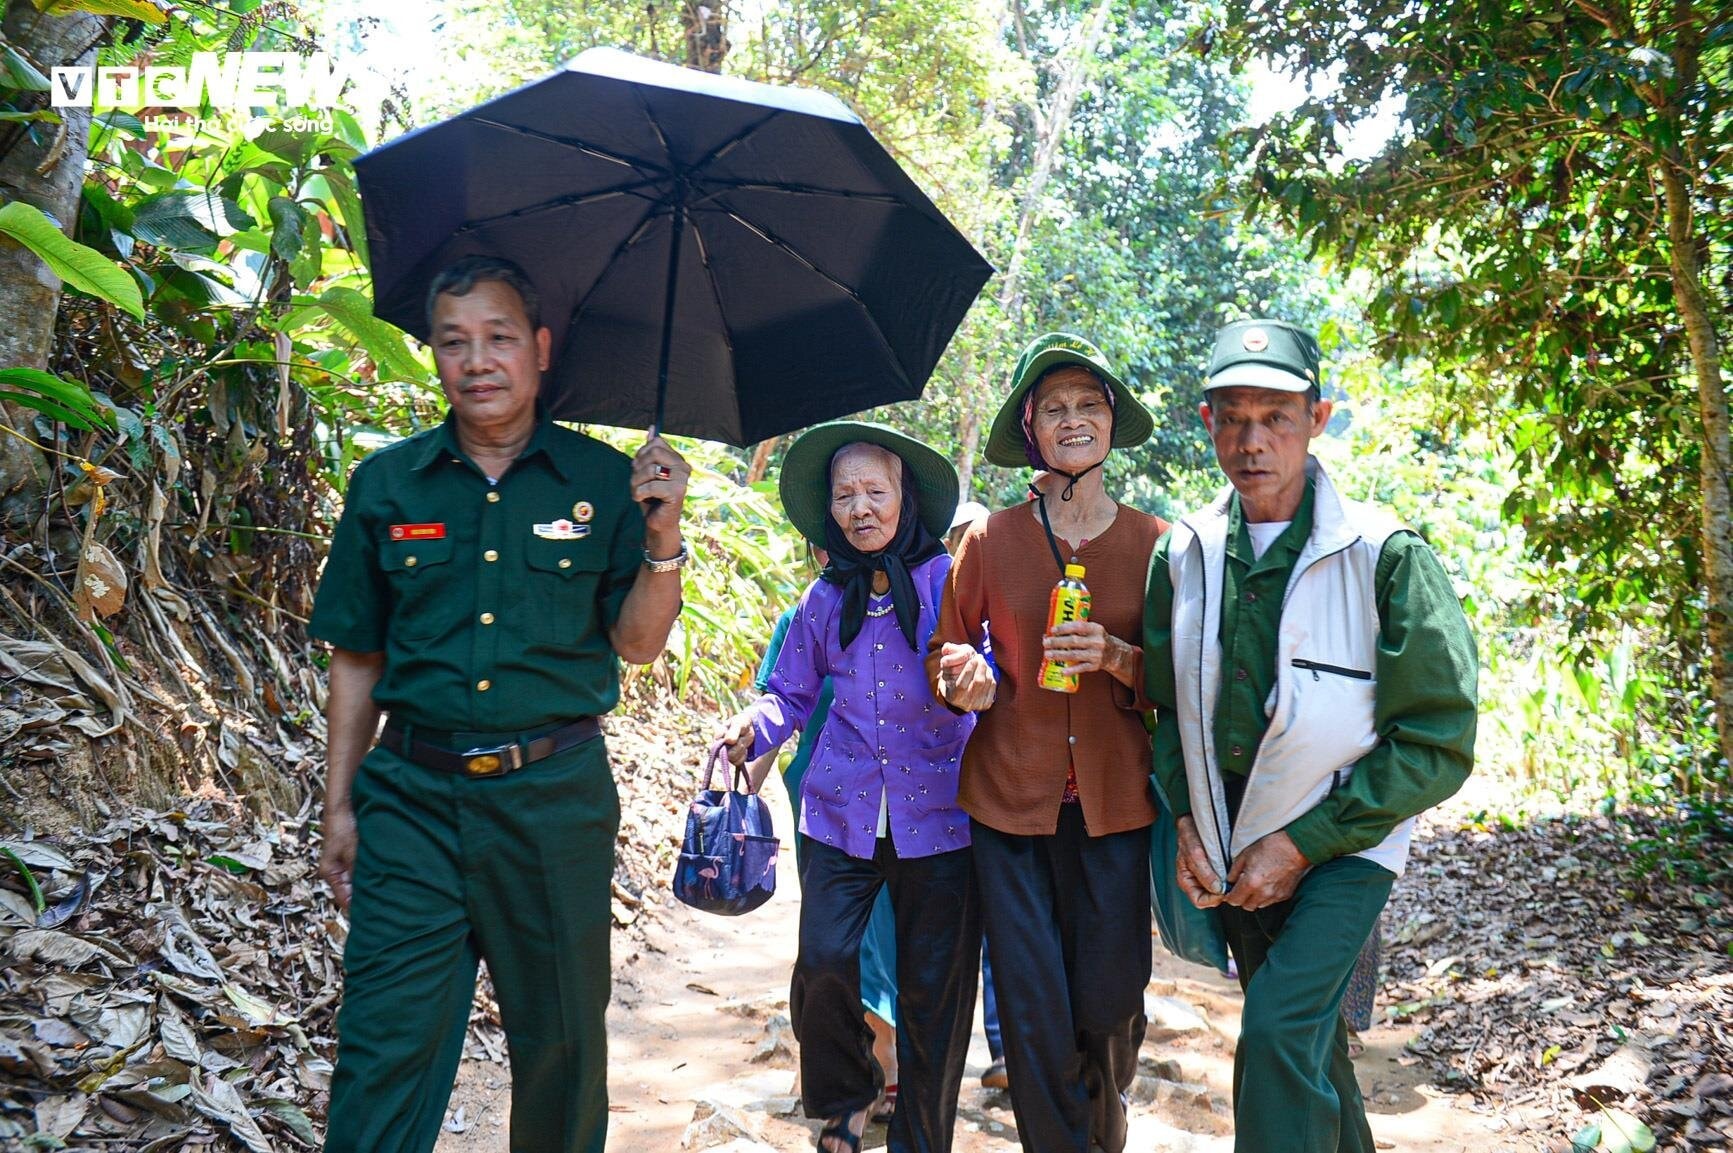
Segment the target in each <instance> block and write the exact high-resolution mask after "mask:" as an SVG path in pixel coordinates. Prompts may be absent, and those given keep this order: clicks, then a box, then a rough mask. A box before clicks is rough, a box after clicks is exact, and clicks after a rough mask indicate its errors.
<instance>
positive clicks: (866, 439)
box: [776, 420, 958, 547]
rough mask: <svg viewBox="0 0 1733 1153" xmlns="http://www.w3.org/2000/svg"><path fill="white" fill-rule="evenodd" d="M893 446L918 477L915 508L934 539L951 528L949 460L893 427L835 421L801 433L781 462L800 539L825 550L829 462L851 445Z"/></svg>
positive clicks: (953, 503)
mask: <svg viewBox="0 0 1733 1153" xmlns="http://www.w3.org/2000/svg"><path fill="white" fill-rule="evenodd" d="M861 443H865V444H876V445H878V446H880V447H881V448H888V449H890V450H891V451H892V452H893V453H895V454H896V455H897V457H898V459H900V460H902V461H903V463H904V464H907V465H908V466H909V472H910V474H911V475H913V476H914V478H915V510H916V512H917V513H918V515H919V516H920V518H921V523H922V524H924V525H926V526H927V531H928V532H930V533H932V534H933V535H934V536H935V537H942V536H944V535H945V533H946V532H947V531H949V529H950V527H951V514H952V513H953V512H955V511H956V508H957V488H958V485H957V470H956V468H955V467H953V466H952V464H951V462H950V461H948V460H946V459H945V458H944V456H942V455H941V454H940V453H938V452H937V451H935V450H934V449H931V448H928V447H927V446H926V445H924V444H922V443H921V442H920V441H918V440H916V439H915V438H914V437H912V436H905V435H904V434H903V433H900V432H898V431H897V430H896V429H894V428H891V427H890V426H888V425H883V424H874V423H872V422H871V421H865V420H834V421H831V422H830V423H829V424H819V425H814V426H813V427H812V428H809V429H807V430H806V431H805V432H803V433H801V434H800V439H799V440H797V441H795V442H794V443H793V444H792V445H790V446H789V449H788V455H786V456H784V457H783V458H782V472H781V474H780V475H779V476H778V477H777V482H776V486H777V489H778V491H780V492H781V494H782V510H783V511H784V512H786V513H787V514H788V519H789V521H790V522H791V523H792V524H793V525H794V527H795V529H796V530H797V531H798V532H799V533H800V535H801V536H803V537H805V538H806V539H807V540H809V541H812V542H814V543H815V544H817V545H819V546H820V547H823V546H824V541H825V535H824V522H825V521H826V520H828V519H829V517H830V460H831V457H833V456H835V455H836V452H837V449H839V448H842V447H843V446H844V445H847V444H861Z"/></svg>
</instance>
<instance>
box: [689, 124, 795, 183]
mask: <svg viewBox="0 0 1733 1153" xmlns="http://www.w3.org/2000/svg"><path fill="white" fill-rule="evenodd" d="M779 115H781V111H780V110H777V111H773V112H770V113H768V114H766V115H765V116H763V117H762V118H760V119H758V120H755V121H753V122H752V123H751V124H748V125H747V126H746V127H745V128H743V129H741V130H740V131H739V132H737V133H735V134H734V135H733V136H731V137H729V138H728V139H727V140H724V141H723V142H722V143H721V144H718V145H717V146H716V147H715V148H712V149H711V150H710V151H709V153H707V154H706V155H705V156H704V157H703V158H702V159H700V160H699V161H698V162H697V163H696V164H693V165H691V166H690V167H689V169H688V171H691V172H702V171H704V169H706V168H708V167H709V166H710V165H712V164H714V163H716V162H717V161H718V160H721V159H722V158H723V157H724V156H726V155H728V154H729V153H730V152H732V151H734V149H735V148H736V147H737V146H739V145H741V144H744V143H746V141H747V139H748V138H749V137H751V136H752V134H753V133H755V132H757V131H758V130H759V129H760V128H763V127H764V126H765V125H766V124H769V123H770V122H771V121H772V120H775V119H776V118H777V117H778V116H779Z"/></svg>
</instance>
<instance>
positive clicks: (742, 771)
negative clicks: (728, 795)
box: [699, 741, 758, 797]
mask: <svg viewBox="0 0 1733 1153" xmlns="http://www.w3.org/2000/svg"><path fill="white" fill-rule="evenodd" d="M726 749H727V746H726V745H724V744H722V742H720V741H718V742H717V743H716V744H714V745H712V746H711V747H710V756H709V758H708V759H706V760H705V762H704V775H703V777H702V778H700V782H699V787H700V788H704V789H713V788H715V787H716V764H717V762H718V761H720V762H721V763H722V764H724V765H727V766H728V767H729V768H731V769H733V770H734V774H733V779H732V780H730V779H729V776H728V773H727V771H726V770H724V772H723V777H722V779H723V781H724V783H726V784H727V785H728V788H729V791H730V792H735V793H745V794H746V795H747V796H749V797H750V796H753V795H755V794H756V793H757V792H758V790H757V789H754V788H753V787H752V779H751V778H750V777H749V776H747V774H746V766H745V765H736V764H734V763H733V762H732V761H730V760H729V759H728V753H727V751H726Z"/></svg>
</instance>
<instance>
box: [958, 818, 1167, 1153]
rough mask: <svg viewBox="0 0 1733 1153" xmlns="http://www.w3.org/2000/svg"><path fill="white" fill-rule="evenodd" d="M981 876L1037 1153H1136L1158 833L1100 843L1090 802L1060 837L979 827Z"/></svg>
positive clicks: (1029, 1144)
mask: <svg viewBox="0 0 1733 1153" xmlns="http://www.w3.org/2000/svg"><path fill="white" fill-rule="evenodd" d="M974 849H975V872H976V877H977V879H978V881H979V883H980V886H981V908H982V914H983V916H984V918H985V921H986V927H987V947H988V949H989V950H991V952H992V954H993V983H994V985H995V986H996V987H997V992H998V1000H999V1023H1000V1027H1001V1028H1002V1029H1003V1031H1004V1038H1005V1072H1006V1073H1007V1074H1008V1075H1009V1077H1010V1079H1011V1108H1012V1111H1013V1112H1014V1113H1015V1114H1016V1116H1017V1133H1018V1136H1019V1137H1021V1138H1022V1141H1023V1148H1024V1149H1025V1150H1026V1151H1027V1153H1088V1150H1089V1149H1090V1148H1091V1147H1092V1145H1099V1146H1100V1147H1101V1148H1102V1149H1105V1150H1107V1151H1108V1153H1119V1151H1120V1150H1123V1149H1124V1148H1125V1140H1126V1121H1125V1100H1126V1099H1125V1094H1126V1093H1127V1092H1128V1091H1129V1090H1130V1088H1131V1082H1132V1079H1133V1078H1134V1077H1136V1076H1137V1051H1138V1049H1139V1048H1140V1047H1141V1046H1142V1044H1143V1033H1144V1027H1145V1025H1146V1023H1147V1022H1146V1021H1145V1018H1144V1015H1143V990H1144V987H1145V986H1147V985H1148V984H1149V968H1150V943H1149V933H1150V907H1149V830H1148V829H1136V830H1133V831H1131V832H1128V833H1113V834H1111V835H1109V836H1105V837H1091V836H1089V834H1088V833H1087V832H1086V831H1085V830H1084V827H1083V811H1082V806H1080V805H1061V806H1060V807H1059V828H1058V829H1057V830H1056V831H1055V832H1054V833H1053V835H1051V836H1044V837H1019V836H1013V835H1011V834H1009V833H1001V832H999V831H997V830H995V829H990V828H988V827H987V826H985V825H983V824H981V822H979V821H976V822H975V824H974Z"/></svg>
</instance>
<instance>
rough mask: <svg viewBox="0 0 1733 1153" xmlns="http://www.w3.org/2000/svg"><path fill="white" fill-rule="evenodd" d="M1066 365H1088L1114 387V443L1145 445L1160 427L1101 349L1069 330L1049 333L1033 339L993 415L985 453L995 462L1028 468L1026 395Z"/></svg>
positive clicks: (1120, 446) (1115, 444) (1021, 357)
mask: <svg viewBox="0 0 1733 1153" xmlns="http://www.w3.org/2000/svg"><path fill="white" fill-rule="evenodd" d="M1064 364H1076V365H1081V366H1082V367H1084V368H1087V369H1088V370H1089V371H1090V372H1093V373H1094V374H1095V375H1096V376H1098V377H1100V378H1101V382H1102V383H1103V384H1105V385H1106V386H1107V387H1108V388H1110V389H1112V390H1113V445H1112V447H1114V448H1131V447H1132V446H1133V445H1139V444H1142V443H1143V442H1144V441H1146V440H1148V439H1149V437H1150V434H1151V433H1153V432H1154V431H1155V418H1154V417H1152V416H1150V415H1149V410H1148V409H1147V408H1145V407H1143V404H1142V402H1141V401H1139V400H1138V399H1137V397H1135V396H1133V395H1132V393H1131V390H1130V389H1129V388H1127V387H1125V382H1124V381H1123V380H1120V379H1119V374H1118V373H1116V372H1114V371H1113V369H1112V368H1110V367H1109V366H1108V364H1107V357H1106V356H1104V355H1102V352H1101V350H1100V349H1099V348H1096V347H1095V346H1094V345H1093V344H1090V343H1089V342H1088V341H1087V340H1084V339H1083V338H1082V337H1080V336H1073V335H1071V334H1070V333H1068V332H1050V333H1048V334H1047V335H1046V336H1038V337H1036V338H1035V339H1034V340H1032V341H1030V342H1029V345H1028V347H1027V348H1025V349H1024V350H1023V355H1022V356H1020V357H1018V358H1017V367H1015V368H1013V369H1012V370H1011V394H1010V395H1009V396H1007V397H1006V398H1005V403H1004V404H1002V405H1000V406H999V415H997V416H995V417H994V418H993V431H992V432H990V433H988V435H987V452H986V456H987V459H988V460H989V461H991V462H992V463H993V464H997V465H1003V466H1005V467H1006V468H1027V467H1028V466H1029V464H1030V460H1029V446H1028V441H1027V440H1026V439H1025V437H1024V436H1023V401H1024V398H1025V397H1027V396H1028V394H1029V390H1030V389H1032V388H1034V387H1035V385H1037V384H1038V383H1040V381H1041V378H1042V377H1043V376H1044V375H1046V374H1047V373H1048V372H1049V371H1050V370H1052V369H1055V368H1058V367H1059V366H1060V365H1064Z"/></svg>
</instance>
